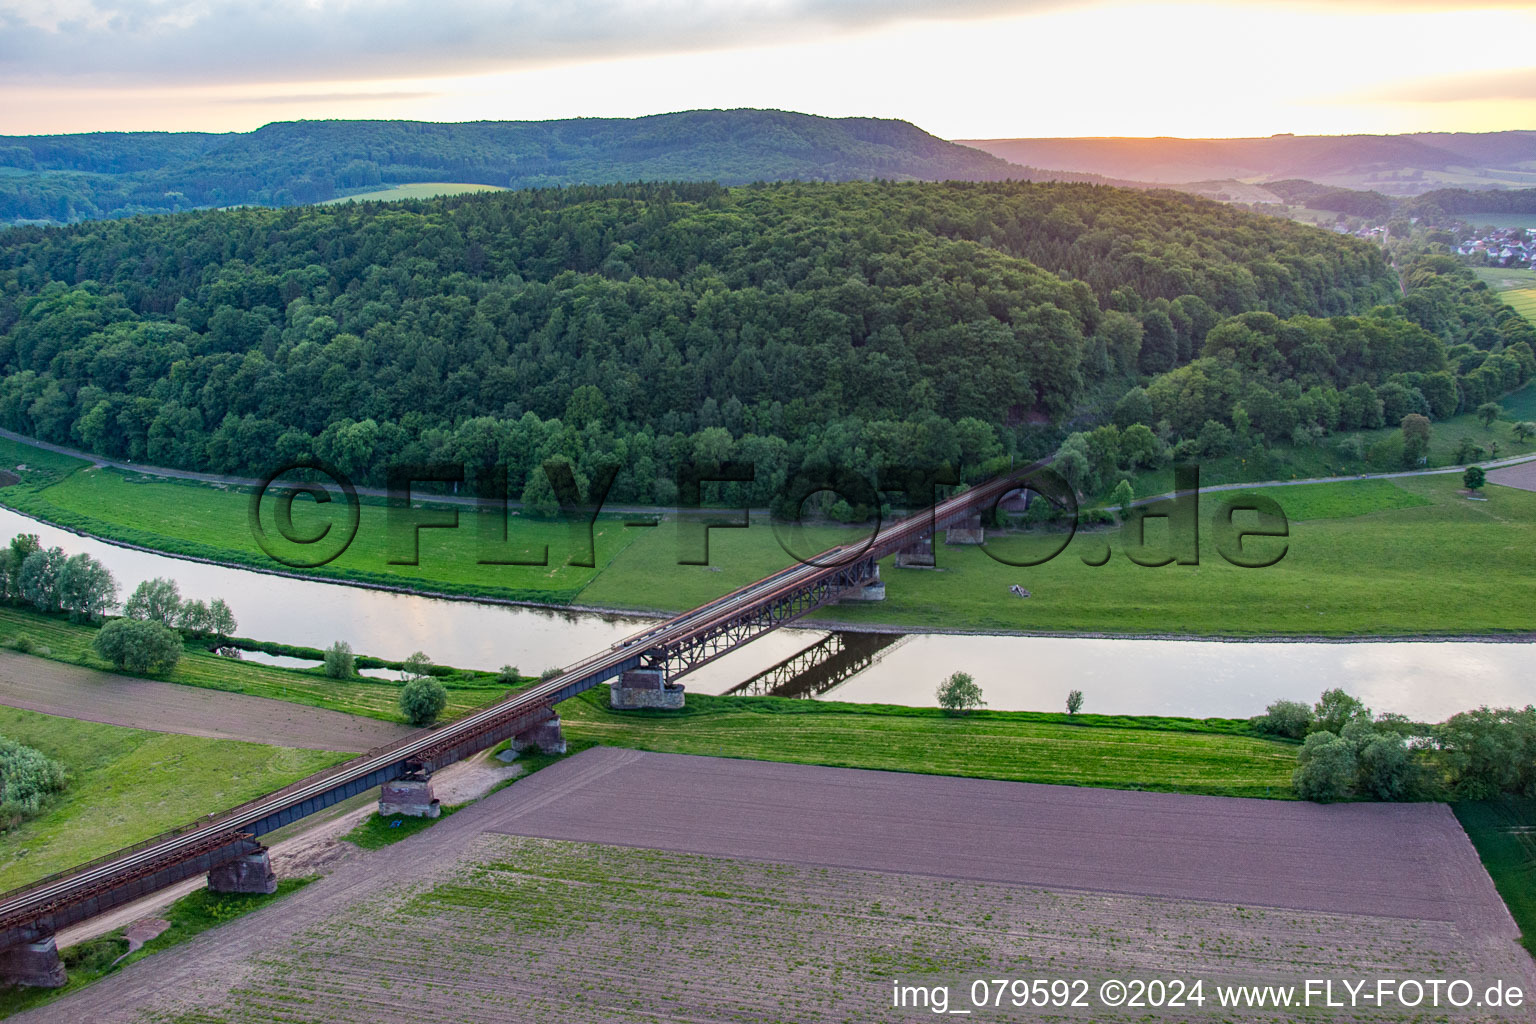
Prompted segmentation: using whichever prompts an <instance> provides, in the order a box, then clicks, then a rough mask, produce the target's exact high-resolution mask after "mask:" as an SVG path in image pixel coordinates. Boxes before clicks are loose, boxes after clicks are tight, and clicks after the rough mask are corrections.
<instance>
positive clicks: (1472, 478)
mask: <svg viewBox="0 0 1536 1024" xmlns="http://www.w3.org/2000/svg"><path fill="white" fill-rule="evenodd" d="M1487 479H1488V475H1487V474H1486V473H1484V472H1483V467H1482V466H1468V467H1467V469H1466V472H1464V473H1462V474H1461V482H1462V483H1463V484H1465V485H1466V488H1467V490H1469V491H1475V490H1477V489H1478V488H1480V487H1482V486H1483V484H1484V483H1486V482H1487Z"/></svg>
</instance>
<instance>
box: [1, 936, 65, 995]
mask: <svg viewBox="0 0 1536 1024" xmlns="http://www.w3.org/2000/svg"><path fill="white" fill-rule="evenodd" d="M68 980H69V977H68V975H66V974H65V973H64V963H63V961H61V960H60V959H59V947H58V944H57V943H56V942H55V941H54V938H53V936H52V935H50V936H48V937H47V938H45V939H38V940H37V941H36V942H23V943H22V944H21V945H19V946H12V947H10V948H9V949H3V950H0V983H3V984H6V985H26V986H28V987H29V988H63V987H64V983H65V982H67V981H68Z"/></svg>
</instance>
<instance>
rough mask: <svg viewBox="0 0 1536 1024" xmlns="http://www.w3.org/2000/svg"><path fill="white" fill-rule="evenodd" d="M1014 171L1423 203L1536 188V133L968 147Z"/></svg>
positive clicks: (989, 142)
mask: <svg viewBox="0 0 1536 1024" xmlns="http://www.w3.org/2000/svg"><path fill="white" fill-rule="evenodd" d="M960 141H961V142H962V144H964V145H967V146H973V147H975V148H977V149H981V150H985V151H986V152H988V153H991V154H993V155H994V156H997V157H1001V158H1002V159H1004V160H1010V161H1013V162H1015V163H1022V164H1033V165H1036V166H1042V167H1059V168H1062V169H1063V170H1067V171H1081V172H1085V173H1092V174H1102V175H1107V176H1109V177H1115V178H1133V179H1139V180H1141V181H1150V182H1161V183H1165V184H1175V183H1181V182H1194V181H1204V180H1210V179H1222V178H1233V179H1243V180H1250V181H1251V180H1258V181H1279V180H1285V179H1297V178H1304V179H1307V180H1309V181H1314V182H1319V183H1321V184H1324V185H1330V186H1333V187H1336V188H1368V189H1374V190H1376V191H1381V192H1386V193H1390V194H1394V195H1418V194H1420V193H1423V192H1427V191H1430V190H1433V189H1436V188H1444V187H1448V186H1463V187H1469V188H1490V187H1495V188H1503V187H1516V186H1520V185H1536V131H1509V132H1491V133H1487V134H1481V135H1474V134H1467V133H1455V134H1449V133H1424V134H1418V135H1276V136H1272V137H1270V138H1267V139H1177V138H1156V139H1099V138H1082V139H970V140H960Z"/></svg>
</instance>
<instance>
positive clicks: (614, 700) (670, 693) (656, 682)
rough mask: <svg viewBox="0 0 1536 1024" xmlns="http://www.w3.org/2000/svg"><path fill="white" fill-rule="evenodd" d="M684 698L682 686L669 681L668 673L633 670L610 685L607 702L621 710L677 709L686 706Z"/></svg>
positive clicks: (657, 669)
mask: <svg viewBox="0 0 1536 1024" xmlns="http://www.w3.org/2000/svg"><path fill="white" fill-rule="evenodd" d="M683 696H684V695H683V684H682V683H669V682H667V674H666V673H665V672H664V671H662V670H661V669H659V668H632V669H630V670H629V671H627V672H625V673H624V674H622V675H620V676H619V678H617V679H615V680H614V681H613V682H612V683H610V684H608V703H609V705H610V706H612V707H613V708H615V709H616V710H620V711H629V710H633V709H635V708H663V709H667V710H676V709H677V708H680V707H682V706H683Z"/></svg>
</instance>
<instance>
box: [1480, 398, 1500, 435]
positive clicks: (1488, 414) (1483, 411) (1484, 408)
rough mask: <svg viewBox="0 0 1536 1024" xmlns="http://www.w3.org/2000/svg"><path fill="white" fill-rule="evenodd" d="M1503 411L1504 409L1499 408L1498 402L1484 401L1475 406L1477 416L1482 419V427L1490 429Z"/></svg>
mask: <svg viewBox="0 0 1536 1024" xmlns="http://www.w3.org/2000/svg"><path fill="white" fill-rule="evenodd" d="M1503 412H1504V410H1503V409H1500V408H1499V403H1497V402H1484V403H1483V404H1482V405H1480V406H1478V407H1477V418H1478V419H1480V420H1482V421H1483V427H1484V428H1485V429H1488V430H1492V429H1493V424H1494V421H1495V420H1497V419H1498V418H1499V416H1500V415H1501V414H1502V413H1503Z"/></svg>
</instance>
